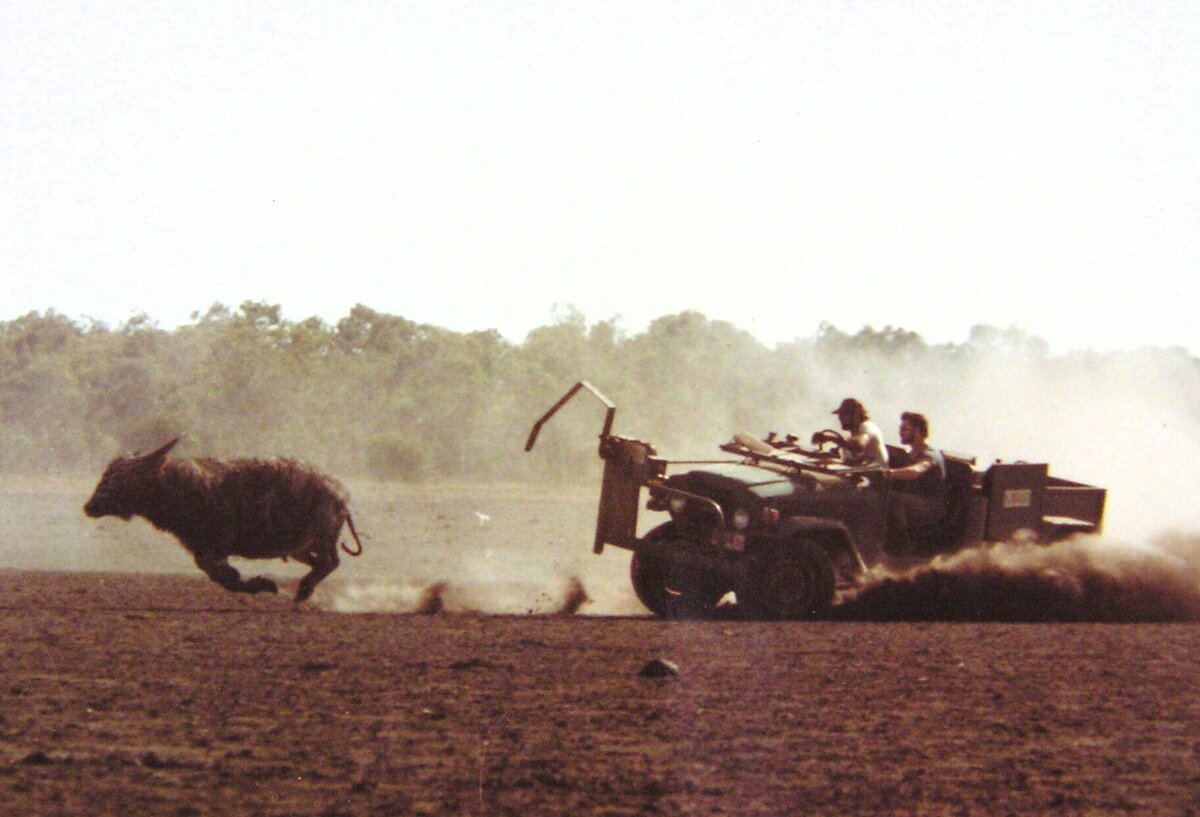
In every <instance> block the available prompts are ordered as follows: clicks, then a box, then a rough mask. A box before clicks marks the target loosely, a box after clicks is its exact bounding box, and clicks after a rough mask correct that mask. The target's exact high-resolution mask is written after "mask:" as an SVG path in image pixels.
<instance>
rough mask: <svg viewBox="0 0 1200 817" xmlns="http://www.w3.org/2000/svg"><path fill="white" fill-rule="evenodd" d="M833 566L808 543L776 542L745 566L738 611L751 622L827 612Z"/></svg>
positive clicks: (832, 589) (796, 617)
mask: <svg viewBox="0 0 1200 817" xmlns="http://www.w3.org/2000/svg"><path fill="white" fill-rule="evenodd" d="M835 583H836V582H835V578H834V572H833V562H832V561H831V560H830V558H829V554H828V553H827V552H826V551H825V548H823V547H821V545H820V544H818V543H817V542H815V541H813V540H811V539H797V540H793V541H790V542H780V543H779V544H778V545H776V546H775V547H774V548H772V549H770V550H769V551H768V552H766V553H764V554H762V555H761V556H760V557H759V558H756V559H753V560H751V561H750V562H749V564H748V565H747V570H746V577H745V580H744V584H743V586H742V587H741V588H740V590H739V592H738V609H739V611H741V613H742V615H743V617H745V618H753V619H769V620H779V619H802V618H812V617H815V616H819V615H823V614H824V613H826V612H828V610H829V608H830V606H832V604H833V591H834V586H835Z"/></svg>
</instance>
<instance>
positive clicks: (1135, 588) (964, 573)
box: [834, 536, 1200, 623]
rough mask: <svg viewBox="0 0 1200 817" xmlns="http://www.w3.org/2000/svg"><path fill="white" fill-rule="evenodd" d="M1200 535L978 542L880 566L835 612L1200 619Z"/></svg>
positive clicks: (947, 617) (862, 616) (944, 617)
mask: <svg viewBox="0 0 1200 817" xmlns="http://www.w3.org/2000/svg"><path fill="white" fill-rule="evenodd" d="M1198 552H1200V540H1197V539H1196V538H1187V537H1176V538H1171V539H1164V540H1162V541H1160V542H1158V543H1155V544H1152V545H1135V544H1128V543H1121V542H1116V541H1114V540H1111V539H1105V538H1103V537H1088V536H1081V537H1076V538H1074V539H1071V540H1068V541H1065V542H1059V543H1057V544H1053V545H1049V546H1044V545H1038V544H1035V543H1031V542H1020V541H1017V542H1005V543H1001V544H995V545H988V546H981V547H977V548H971V549H968V550H965V551H962V552H959V553H956V554H954V555H951V556H942V557H938V558H935V559H934V560H932V561H931V562H930V563H929V564H926V565H921V566H918V567H915V568H911V569H909V570H907V571H904V572H900V573H891V572H888V571H886V570H883V569H877V570H875V571H873V572H872V573H871V574H870V575H868V577H867V578H866V580H865V581H864V582H863V583H862V584H861V585H860V587H858V588H856V589H855V590H854V591H852V592H850V593H849V594H847V597H846V598H845V599H844V600H843V601H842V603H841V604H840V605H838V606H837V607H836V608H835V610H834V616H835V617H837V618H841V619H847V620H853V619H859V620H874V621H896V620H910V621H911V620H915V621H1010V622H1075V621H1088V622H1114V623H1115V622H1127V623H1128V622H1166V621H1197V620H1200V565H1197V562H1196V558H1195V555H1196V553H1198Z"/></svg>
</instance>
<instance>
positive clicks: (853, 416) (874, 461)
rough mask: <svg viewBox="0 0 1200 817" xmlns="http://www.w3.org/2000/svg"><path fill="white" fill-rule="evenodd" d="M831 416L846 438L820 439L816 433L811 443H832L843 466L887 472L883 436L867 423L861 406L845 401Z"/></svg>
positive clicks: (863, 408) (866, 416)
mask: <svg viewBox="0 0 1200 817" xmlns="http://www.w3.org/2000/svg"><path fill="white" fill-rule="evenodd" d="M833 413H834V414H836V415H837V417H838V422H839V423H841V424H842V430H843V431H845V432H846V433H847V435H848V436H847V437H846V438H845V439H844V440H843V439H841V438H840V437H838V436H837V435H829V436H824V437H823V436H822V433H821V432H817V433H816V434H814V435H813V442H814V443H816V442H822V441H824V442H832V443H834V444H835V445H836V446H837V447H838V449H839V450H840V454H841V459H842V462H844V463H846V464H847V465H871V466H875V467H877V468H887V465H888V455H887V446H886V445H885V444H884V442H883V432H882V431H880V430H879V426H877V425H875V423H873V422H872V421H871V418H870V417H869V416H868V415H867V409H866V408H865V407H864V406H863V404H862V403H860V402H858V401H857V400H855V399H854V398H853V397H847V398H846V399H845V400H843V401H842V403H841V405H839V406H838V407H837V408H835V409H834V410H833Z"/></svg>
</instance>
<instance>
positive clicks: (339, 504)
mask: <svg viewBox="0 0 1200 817" xmlns="http://www.w3.org/2000/svg"><path fill="white" fill-rule="evenodd" d="M178 442H179V438H178V437H176V438H175V439H174V440H172V441H171V442H169V443H167V444H166V445H164V446H163V447H162V448H160V449H158V450H157V451H154V452H153V453H150V454H145V455H140V456H139V455H137V454H134V455H132V456H128V457H118V458H117V459H115V460H113V461H112V462H111V463H109V464H108V467H107V468H106V469H105V470H104V475H103V476H101V477H100V483H99V484H98V485H97V486H96V490H95V492H94V493H93V494H92V498H91V499H89V500H88V501H87V504H86V505H84V506H83V512H84V513H85V514H87V515H88V516H89V517H92V518H93V519H95V518H98V517H101V516H117V517H120V518H121V519H124V520H126V521H129V519H130V518H132V517H134V516H141V517H143V518H144V519H146V520H147V521H149V522H150V523H151V524H152V525H154V526H155V527H156V528H158V529H159V530H164V531H167V532H168V533H172V534H174V535H175V536H176V537H177V538H178V539H179V541H180V542H181V543H182V544H183V546H184V547H185V548H187V550H188V552H189V553H191V554H192V557H193V558H194V559H195V560H196V565H197V566H198V567H199V568H200V569H201V570H203V571H204V572H205V573H206V574H208V577H209V578H210V579H212V580H213V581H214V582H216V583H217V584H219V585H221V586H222V587H224V588H225V589H227V590H232V591H235V592H239V593H262V592H269V593H277V592H279V588H278V587H277V586H276V584H275V582H273V581H272V580H271V579H268V578H267V577H265V576H254V577H252V578H249V579H243V578H242V576H241V574H240V573H238V571H237V569H236V568H234V567H233V566H232V565H230V564H229V559H230V557H232V556H241V557H243V558H247V559H276V558H281V559H284V560H287V559H289V558H291V559H295V560H296V561H298V562H301V563H303V564H306V565H309V566H310V567H311V568H312V570H311V571H310V572H309V573H308V574H307V575H305V576H304V577H303V578H302V579H301V580H300V586H299V588H297V590H296V601H297V602H301V601H304V600H305V599H307V598H308V597H309V596H311V595H312V593H313V589H314V588H315V587H316V586H317V583H318V582H320V581H321V580H322V579H324V578H325V577H326V576H328V575H329V574H330V573H332V572H333V570H334V569H335V568H336V567H337V566H338V552H337V550H338V537H339V535H340V534H341V531H342V525H347V526H349V528H350V533H351V534H352V535H353V536H354V542H355V544H356V545H357V549H355V550H351V549H350V548H349V547H347V545H346V544H345V543H344V542H343V543H342V545H341V547H342V549H343V550H345V551H346V553H348V554H349V555H351V556H357V555H359V554H360V553H362V542H361V541H359V538H358V532H357V531H355V529H354V521H353V520H352V519H351V518H350V511H349V509H348V508H347V507H346V505H347V502H348V501H349V497H348V496H347V494H346V490H345V488H343V487H342V486H341V484H340V483H338V481H337V480H335V479H333V478H332V477H329V476H326V475H325V474H322V473H320V472H319V471H316V470H314V469H312V468H310V467H308V466H306V465H303V464H301V463H299V462H296V461H295V460H290V459H234V460H226V461H222V460H215V459H207V458H205V459H190V460H188V459H180V460H170V461H168V460H167V454H168V453H169V452H170V451H171V449H172V448H174V447H175V444H176V443H178Z"/></svg>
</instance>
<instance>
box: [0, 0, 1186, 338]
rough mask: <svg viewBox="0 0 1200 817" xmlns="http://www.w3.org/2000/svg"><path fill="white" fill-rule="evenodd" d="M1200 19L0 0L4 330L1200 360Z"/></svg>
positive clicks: (950, 7) (954, 5)
mask: <svg viewBox="0 0 1200 817" xmlns="http://www.w3.org/2000/svg"><path fill="white" fill-rule="evenodd" d="M1198 78H1200V4H1197V3H1195V2H1194V0H1184V1H1182V2H1161V3H1118V2H1103V1H1102V0H1101V1H1099V2H1097V0H1085V1H1083V2H1051V3H1045V2H1041V1H1040V0H1039V2H1028V3H1025V2H998V3H986V2H977V0H968V1H967V2H861V1H859V2H849V1H847V2H840V1H839V2H832V1H831V2H783V3H765V2H736V3H735V2H724V3H707V2H681V3H656V2H647V0H636V2H629V3H624V2H614V0H603V2H544V3H543V2H473V3H460V2H446V0H436V1H432V0H431V2H394V1H393V2H377V3H373V2H351V3H311V2H310V3H303V2H262V3H252V4H250V3H244V2H237V3H233V2H223V0H215V1H210V2H205V3H195V4H183V3H176V2H162V3H111V2H105V3H69V2H54V0H37V1H36V2H25V1H24V0H17V1H16V2H13V1H11V0H0V151H2V154H0V155H2V156H3V162H2V163H0V219H2V220H3V229H2V230H0V320H9V319H12V318H14V317H17V316H19V315H21V314H24V313H25V312H27V311H29V310H31V309H37V310H44V309H48V308H53V309H54V310H56V311H58V312H60V313H63V314H66V315H69V316H71V317H83V316H88V317H93V318H96V319H99V320H103V321H105V322H108V323H110V324H115V323H119V322H120V321H122V320H125V319H127V318H129V317H131V316H132V315H134V314H136V313H138V312H145V313H147V314H149V315H150V316H151V317H152V318H155V319H157V320H158V321H159V322H160V323H162V324H163V325H164V326H167V327H170V326H174V325H176V324H178V323H180V322H185V321H187V320H188V319H189V315H190V314H191V313H193V312H195V311H201V312H202V311H204V310H205V309H206V308H207V307H208V306H209V305H210V304H212V303H213V302H218V301H219V302H221V303H224V304H227V305H230V306H236V305H238V304H240V303H241V302H242V301H244V300H264V301H268V302H270V303H278V304H281V305H282V306H283V311H284V314H285V316H286V317H288V318H290V319H293V320H300V319H303V318H306V317H308V316H310V315H319V316H320V317H322V318H324V319H325V320H327V321H329V322H335V321H336V320H337V319H338V318H340V317H342V316H344V315H345V314H346V313H347V312H348V311H349V309H350V307H351V306H353V304H355V303H359V302H361V303H364V304H366V305H368V306H370V307H372V308H374V309H377V310H381V311H385V312H390V313H394V314H399V315H403V316H405V317H408V318H411V319H413V320H417V321H421V322H427V323H435V324H439V325H442V326H447V327H450V328H453V329H457V330H464V331H465V330H474V329H486V328H497V329H499V330H500V331H501V332H503V333H504V334H505V335H506V336H508V337H509V338H511V339H513V340H515V341H520V340H522V339H523V338H524V336H525V333H526V332H528V331H529V329H531V328H533V327H535V326H538V325H542V324H545V323H547V322H549V321H550V320H551V318H552V317H553V315H554V314H555V305H556V304H557V305H560V308H561V306H563V305H573V306H575V307H577V308H578V309H580V310H581V311H582V312H583V313H584V314H585V315H586V316H587V317H588V319H589V320H593V321H594V320H601V319H607V318H611V317H614V316H620V317H621V323H622V325H623V326H624V327H625V328H626V330H627V331H630V332H635V331H640V330H641V329H642V328H644V326H645V323H646V322H647V321H648V320H651V319H653V318H655V317H658V316H661V315H665V314H670V313H674V312H678V311H680V310H683V309H697V310H700V311H702V312H704V313H705V314H706V315H708V316H709V317H712V318H721V319H725V320H729V321H731V322H733V323H734V324H736V325H738V326H739V327H741V328H744V329H748V330H750V331H751V332H753V333H754V334H755V335H757V336H758V337H759V338H760V339H761V340H763V341H764V342H766V343H768V344H771V343H775V342H778V341H785V340H790V339H792V338H793V337H810V336H812V335H813V333H814V332H815V331H816V329H817V327H818V325H819V324H820V323H821V322H822V321H828V322H830V323H833V324H835V325H836V326H838V327H839V328H841V329H843V330H845V331H855V330H857V329H858V328H860V327H861V326H863V325H868V324H869V325H872V326H875V327H876V328H882V327H883V326H885V325H893V326H903V327H905V328H908V329H912V330H915V331H917V332H920V333H921V334H922V335H924V336H925V337H926V338H927V339H929V340H931V341H935V342H942V341H951V342H960V341H963V340H965V339H966V337H967V332H968V329H969V327H970V326H972V325H973V324H977V323H990V324H994V325H998V326H1009V325H1015V326H1018V327H1021V328H1023V329H1025V330H1027V331H1029V332H1031V333H1033V334H1035V335H1039V336H1041V337H1043V338H1045V339H1046V340H1048V341H1049V342H1050V343H1051V348H1052V349H1054V350H1055V351H1066V350H1070V349H1078V348H1095V349H1112V348H1129V347H1136V346H1141V345H1155V346H1174V345H1182V346H1185V347H1187V348H1188V349H1190V350H1191V351H1192V352H1193V353H1196V352H1200V320H1198V319H1197V315H1196V313H1197V307H1200V298H1197V297H1195V296H1194V295H1193V293H1194V292H1195V291H1196V289H1197V288H1196V286H1195V285H1194V283H1193V282H1194V280H1195V279H1196V278H1197V274H1198V273H1200V229H1198V228H1200V81H1198Z"/></svg>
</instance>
